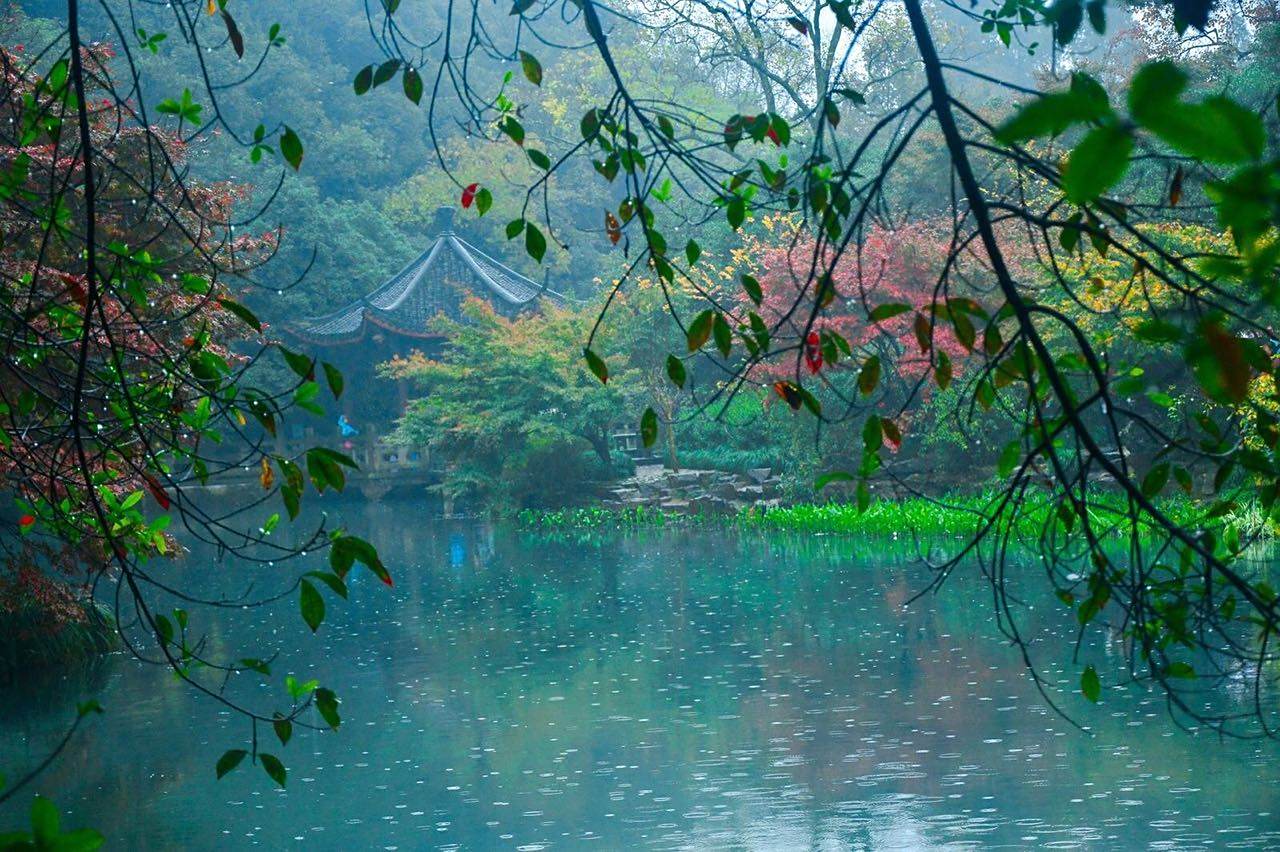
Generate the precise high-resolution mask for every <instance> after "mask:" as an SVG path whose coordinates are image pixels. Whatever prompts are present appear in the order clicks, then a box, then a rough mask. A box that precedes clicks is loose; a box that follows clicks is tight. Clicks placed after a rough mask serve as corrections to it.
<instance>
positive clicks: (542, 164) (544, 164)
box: [525, 148, 551, 171]
mask: <svg viewBox="0 0 1280 852" xmlns="http://www.w3.org/2000/svg"><path fill="white" fill-rule="evenodd" d="M525 153H526V154H528V156H529V161H530V162H532V163H533V164H534V165H535V166H537V167H538V168H540V169H542V170H543V171H550V170H551V158H550V157H548V156H547V155H546V154H545V153H544V152H542V151H539V150H538V149H537V148H530V149H529V150H527V151H525Z"/></svg>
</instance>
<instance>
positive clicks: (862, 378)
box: [858, 355, 880, 396]
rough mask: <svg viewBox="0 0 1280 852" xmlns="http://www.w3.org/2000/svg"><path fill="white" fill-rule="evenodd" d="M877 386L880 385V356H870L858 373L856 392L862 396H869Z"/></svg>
mask: <svg viewBox="0 0 1280 852" xmlns="http://www.w3.org/2000/svg"><path fill="white" fill-rule="evenodd" d="M878 384H880V356H879V355H872V356H871V357H870V358H868V359H867V360H866V362H865V363H864V364H863V365H862V369H861V370H860V371H859V372H858V390H859V391H861V392H862V395H863V396H870V395H871V392H872V391H874V390H875V389H876V385H878Z"/></svg>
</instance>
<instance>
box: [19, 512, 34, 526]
mask: <svg viewBox="0 0 1280 852" xmlns="http://www.w3.org/2000/svg"><path fill="white" fill-rule="evenodd" d="M35 522H36V518H35V515H23V516H22V517H21V518H18V526H20V527H22V528H23V529H24V530H25V529H26V528H27V527H29V526H31V525H32V524H34V523H35Z"/></svg>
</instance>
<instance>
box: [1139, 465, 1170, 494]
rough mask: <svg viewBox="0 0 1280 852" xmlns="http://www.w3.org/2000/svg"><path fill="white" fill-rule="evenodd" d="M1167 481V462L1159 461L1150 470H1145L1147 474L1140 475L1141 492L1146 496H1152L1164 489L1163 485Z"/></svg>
mask: <svg viewBox="0 0 1280 852" xmlns="http://www.w3.org/2000/svg"><path fill="white" fill-rule="evenodd" d="M1168 481H1169V463H1168V462H1161V463H1160V464H1158V465H1156V466H1155V467H1153V468H1151V470H1149V471H1147V475H1146V476H1144V477H1142V493H1143V494H1144V495H1145V496H1147V497H1154V496H1156V495H1157V494H1159V493H1160V492H1161V491H1163V490H1164V486H1165V484H1166V483H1168Z"/></svg>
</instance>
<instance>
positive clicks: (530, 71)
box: [520, 50, 542, 86]
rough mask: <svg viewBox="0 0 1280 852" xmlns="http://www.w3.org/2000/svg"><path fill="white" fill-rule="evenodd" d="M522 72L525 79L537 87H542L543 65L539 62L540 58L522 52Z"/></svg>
mask: <svg viewBox="0 0 1280 852" xmlns="http://www.w3.org/2000/svg"><path fill="white" fill-rule="evenodd" d="M520 70H521V71H523V72H524V78H525V79H526V80H528V81H529V82H530V83H532V84H533V85H535V86H541V85H542V63H540V62H538V58H537V57H536V56H534V55H533V54H532V53H528V52H527V51H523V50H522V51H520Z"/></svg>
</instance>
